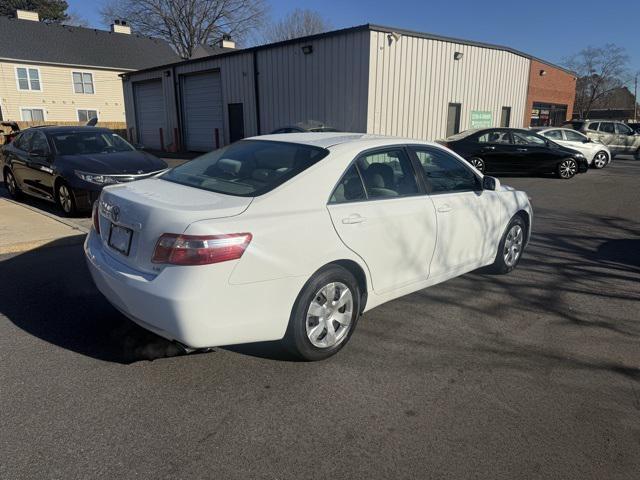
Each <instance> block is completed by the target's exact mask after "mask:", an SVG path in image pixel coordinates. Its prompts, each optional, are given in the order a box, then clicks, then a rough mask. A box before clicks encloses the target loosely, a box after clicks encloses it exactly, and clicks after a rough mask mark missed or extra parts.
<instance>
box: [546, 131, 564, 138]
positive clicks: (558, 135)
mask: <svg viewBox="0 0 640 480" xmlns="http://www.w3.org/2000/svg"><path fill="white" fill-rule="evenodd" d="M544 136H545V137H547V138H550V139H552V140H562V132H561V131H560V130H549V131H548V132H545V133H544Z"/></svg>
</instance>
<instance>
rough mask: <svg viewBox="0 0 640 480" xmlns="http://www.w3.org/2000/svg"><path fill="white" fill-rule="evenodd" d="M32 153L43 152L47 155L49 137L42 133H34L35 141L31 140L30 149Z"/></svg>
mask: <svg viewBox="0 0 640 480" xmlns="http://www.w3.org/2000/svg"><path fill="white" fill-rule="evenodd" d="M29 151H30V152H36V151H39V152H43V153H45V154H48V153H49V142H47V137H46V136H45V134H44V133H42V132H34V134H33V140H31V148H29Z"/></svg>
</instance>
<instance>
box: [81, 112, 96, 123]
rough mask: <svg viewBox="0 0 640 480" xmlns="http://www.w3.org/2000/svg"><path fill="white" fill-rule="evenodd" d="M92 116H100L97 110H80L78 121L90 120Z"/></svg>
mask: <svg viewBox="0 0 640 480" xmlns="http://www.w3.org/2000/svg"><path fill="white" fill-rule="evenodd" d="M92 118H98V111H97V110H84V109H82V110H78V121H79V122H88V121H89V120H91V119H92Z"/></svg>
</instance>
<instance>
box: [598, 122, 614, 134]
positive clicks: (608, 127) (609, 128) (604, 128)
mask: <svg viewBox="0 0 640 480" xmlns="http://www.w3.org/2000/svg"><path fill="white" fill-rule="evenodd" d="M599 130H600V131H601V132H604V133H615V127H614V125H613V123H610V122H602V123H601V124H600V129H599Z"/></svg>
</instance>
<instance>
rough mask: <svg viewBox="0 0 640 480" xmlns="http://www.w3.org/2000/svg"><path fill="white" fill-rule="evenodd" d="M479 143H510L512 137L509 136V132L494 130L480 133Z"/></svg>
mask: <svg viewBox="0 0 640 480" xmlns="http://www.w3.org/2000/svg"><path fill="white" fill-rule="evenodd" d="M478 143H499V144H504V145H508V144H509V143H511V138H510V137H509V132H505V131H500V130H492V131H490V132H487V133H483V134H482V135H480V136H479V137H478Z"/></svg>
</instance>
